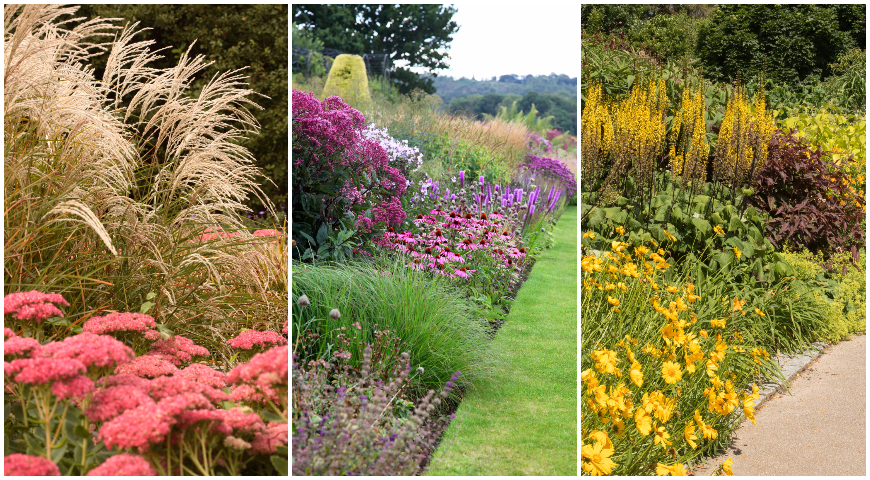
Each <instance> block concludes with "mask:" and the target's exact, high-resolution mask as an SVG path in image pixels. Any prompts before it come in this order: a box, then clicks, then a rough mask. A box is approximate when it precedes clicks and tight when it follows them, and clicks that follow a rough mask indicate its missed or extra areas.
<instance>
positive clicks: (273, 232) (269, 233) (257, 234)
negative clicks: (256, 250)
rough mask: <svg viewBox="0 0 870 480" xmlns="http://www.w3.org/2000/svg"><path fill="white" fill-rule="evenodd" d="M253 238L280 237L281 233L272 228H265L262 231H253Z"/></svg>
mask: <svg viewBox="0 0 870 480" xmlns="http://www.w3.org/2000/svg"><path fill="white" fill-rule="evenodd" d="M254 236H255V237H279V236H281V232H279V231H278V230H275V229H274V228H267V229H264V230H255V231H254Z"/></svg>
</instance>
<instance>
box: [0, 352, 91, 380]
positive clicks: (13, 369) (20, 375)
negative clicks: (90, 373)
mask: <svg viewBox="0 0 870 480" xmlns="http://www.w3.org/2000/svg"><path fill="white" fill-rule="evenodd" d="M4 366H5V364H4ZM86 370H87V369H86V368H85V365H84V364H83V363H82V362H80V361H78V360H68V359H57V358H43V357H37V358H19V359H16V360H12V362H10V363H9V368H8V369H6V371H5V373H6V374H7V375H10V376H12V375H15V376H14V378H13V380H14V381H16V382H18V383H27V384H30V385H41V384H46V383H51V382H54V381H55V380H66V379H69V378H72V377H76V376H78V375H81V374H82V373H84V372H85V371H86Z"/></svg>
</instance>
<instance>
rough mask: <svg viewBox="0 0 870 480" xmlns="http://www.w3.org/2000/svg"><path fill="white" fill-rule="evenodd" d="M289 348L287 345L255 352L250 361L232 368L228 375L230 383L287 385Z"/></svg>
mask: <svg viewBox="0 0 870 480" xmlns="http://www.w3.org/2000/svg"><path fill="white" fill-rule="evenodd" d="M288 354H289V349H288V347H287V346H286V345H284V346H280V347H273V348H270V349H269V350H266V351H265V352H263V353H257V354H255V355H254V356H253V357H252V358H251V360H250V361H249V362H248V363H243V364H241V365H239V366H237V367H236V368H234V369H232V370H231V371H230V373H229V374H228V375H227V381H228V382H230V383H249V384H257V385H286V384H287V373H288V370H289V367H288V363H289V362H288Z"/></svg>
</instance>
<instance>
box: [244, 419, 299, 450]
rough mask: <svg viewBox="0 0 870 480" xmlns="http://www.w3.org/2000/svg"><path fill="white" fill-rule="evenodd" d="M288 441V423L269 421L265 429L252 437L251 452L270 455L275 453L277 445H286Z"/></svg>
mask: <svg viewBox="0 0 870 480" xmlns="http://www.w3.org/2000/svg"><path fill="white" fill-rule="evenodd" d="M289 441H290V430H289V424H287V423H276V422H269V425H268V426H267V427H266V429H265V430H264V431H263V432H262V433H260V434H258V435H257V436H256V437H254V441H252V442H251V452H252V453H265V454H267V455H270V454H273V453H275V449H276V448H277V447H278V446H280V445H287V444H288V443H289Z"/></svg>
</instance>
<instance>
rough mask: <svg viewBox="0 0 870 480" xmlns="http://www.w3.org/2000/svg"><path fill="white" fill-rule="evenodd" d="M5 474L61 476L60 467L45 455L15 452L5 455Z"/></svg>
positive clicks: (17, 475) (9, 475) (11, 475)
mask: <svg viewBox="0 0 870 480" xmlns="http://www.w3.org/2000/svg"><path fill="white" fill-rule="evenodd" d="M3 475H5V476H7V477H42V476H49V475H58V476H59V475H60V469H59V468H57V465H55V464H54V462H52V461H51V460H49V459H47V458H45V457H37V456H34V455H25V454H23V453H13V454H11V455H6V456H5V457H3Z"/></svg>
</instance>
